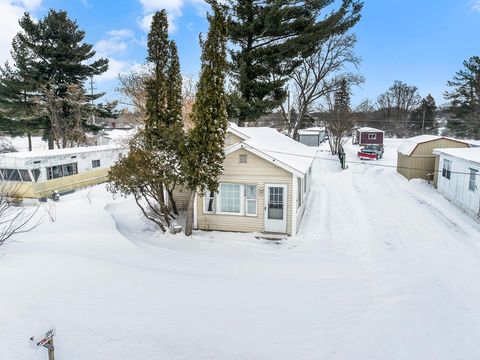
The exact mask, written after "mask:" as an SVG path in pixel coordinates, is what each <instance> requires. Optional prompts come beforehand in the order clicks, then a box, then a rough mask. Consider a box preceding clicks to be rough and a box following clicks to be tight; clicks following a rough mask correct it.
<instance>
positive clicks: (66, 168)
mask: <svg viewBox="0 0 480 360" xmlns="http://www.w3.org/2000/svg"><path fill="white" fill-rule="evenodd" d="M75 174H78V168H77V163H71V164H65V165H58V166H52V167H47V180H51V179H58V178H61V177H64V176H71V175H75Z"/></svg>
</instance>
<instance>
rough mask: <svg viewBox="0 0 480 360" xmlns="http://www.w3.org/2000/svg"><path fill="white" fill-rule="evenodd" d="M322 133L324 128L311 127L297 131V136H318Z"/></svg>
mask: <svg viewBox="0 0 480 360" xmlns="http://www.w3.org/2000/svg"><path fill="white" fill-rule="evenodd" d="M322 131H325V128H324V127H311V128H307V129H301V130H298V134H299V135H318V134H319V133H321V132H322Z"/></svg>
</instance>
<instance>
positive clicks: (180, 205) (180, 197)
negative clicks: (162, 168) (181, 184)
mask: <svg viewBox="0 0 480 360" xmlns="http://www.w3.org/2000/svg"><path fill="white" fill-rule="evenodd" d="M189 199H190V191H188V190H187V191H185V190H183V189H182V188H175V189H174V190H173V200H175V204H176V205H177V209H178V211H187V208H188V200H189Z"/></svg>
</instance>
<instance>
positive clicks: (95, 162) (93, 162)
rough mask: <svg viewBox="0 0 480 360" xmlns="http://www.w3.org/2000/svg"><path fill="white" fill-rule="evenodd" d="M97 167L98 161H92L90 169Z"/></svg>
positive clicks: (98, 165)
mask: <svg viewBox="0 0 480 360" xmlns="http://www.w3.org/2000/svg"><path fill="white" fill-rule="evenodd" d="M98 167H100V159H98V160H92V168H98Z"/></svg>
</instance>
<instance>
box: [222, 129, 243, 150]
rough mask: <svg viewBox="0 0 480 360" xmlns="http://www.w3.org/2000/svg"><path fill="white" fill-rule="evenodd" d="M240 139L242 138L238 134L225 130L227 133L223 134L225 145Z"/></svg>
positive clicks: (237, 141) (233, 143)
mask: <svg viewBox="0 0 480 360" xmlns="http://www.w3.org/2000/svg"><path fill="white" fill-rule="evenodd" d="M242 141H243V139H242V138H240V137H239V136H237V135H235V134H232V133H231V132H227V135H226V136H225V147H229V146H232V145H235V144H237V143H239V142H242Z"/></svg>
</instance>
